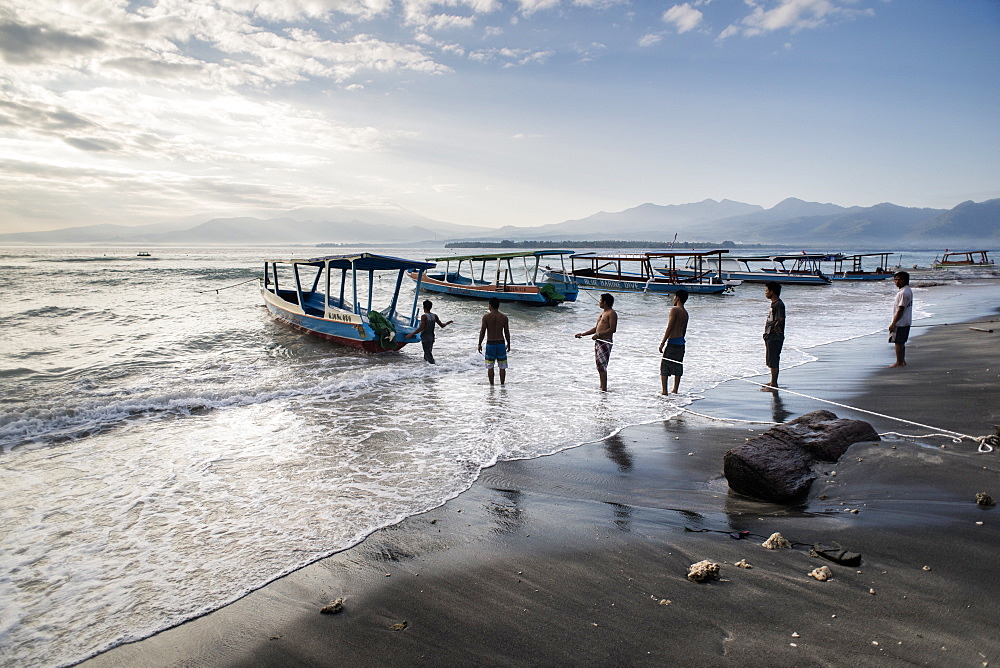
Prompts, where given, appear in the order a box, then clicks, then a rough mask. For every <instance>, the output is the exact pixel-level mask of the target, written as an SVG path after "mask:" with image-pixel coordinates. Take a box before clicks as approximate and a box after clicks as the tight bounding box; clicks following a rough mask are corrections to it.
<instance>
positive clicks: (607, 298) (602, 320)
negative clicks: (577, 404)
mask: <svg viewBox="0 0 1000 668" xmlns="http://www.w3.org/2000/svg"><path fill="white" fill-rule="evenodd" d="M614 305H615V298H614V297H612V296H611V295H609V294H607V293H605V294H603V295H601V302H600V306H601V309H602V311H601V315H599V316H597V325H595V326H594V327H593V328H592V329H588V330H587V331H586V332H580V333H579V334H576V335H575V336H576V338H578V339H579V338H580V337H583V336H590V335H591V334H593V337H592V338H593V339H594V361H595V362H597V375H598V376H600V379H601V391H603V392H607V391H608V360H609V359H611V347H612V346H613V345H614V337H615V332H616V331H618V314H617V313H615V310H614V309H613V308H612V307H613V306H614Z"/></svg>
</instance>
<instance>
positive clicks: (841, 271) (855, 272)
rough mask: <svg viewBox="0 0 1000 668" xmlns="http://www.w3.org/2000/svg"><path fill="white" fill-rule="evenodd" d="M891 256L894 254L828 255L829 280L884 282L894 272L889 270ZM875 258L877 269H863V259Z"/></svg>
mask: <svg viewBox="0 0 1000 668" xmlns="http://www.w3.org/2000/svg"><path fill="white" fill-rule="evenodd" d="M893 255H894V253H855V254H854V255H842V254H840V253H837V254H836V255H830V256H828V257H827V260H828V261H830V262H833V271H832V272H830V278H831V279H833V280H835V281H884V280H887V279H890V278H892V275H893V273H894V272H893V270H892V269H890V268H889V258H890V257H892V256H893ZM875 257H877V258H879V260H878V263H877V267H876V268H875V269H865V268H864V263H865V258H875ZM848 263H849V265H848ZM869 263H871V260H869ZM848 266H849V267H850V268H848ZM869 266H870V264H869Z"/></svg>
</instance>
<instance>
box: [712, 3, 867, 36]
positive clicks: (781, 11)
mask: <svg viewBox="0 0 1000 668" xmlns="http://www.w3.org/2000/svg"><path fill="white" fill-rule="evenodd" d="M745 2H746V3H747V5H748V6H750V7H751V12H750V14H749V15H748V16H746V17H744V18H743V19H742V20H741V21H739V22H738V23H734V24H731V25H729V26H728V27H726V29H725V30H723V31H722V32H721V33H720V34H719V39H726V38H728V37H731V36H733V35H737V34H743V35H744V36H746V37H754V36H757V35H762V34H765V33H770V32H775V31H778V30H789V31H791V32H793V33H794V32H799V31H801V30H812V29H816V28H820V27H823V26H825V25H828V24H829V23H831V22H833V21H837V20H849V19H853V18H856V17H858V16H872V15H874V12H873V11H872V10H871V9H870V8H869V9H856V8H854V7H851V6H849V5H853V4H856V2H855V0H778V1H777V2H776V3H771V5H772V6H770V8H768V5H767V4H766V3H765V2H763V1H762V0H745Z"/></svg>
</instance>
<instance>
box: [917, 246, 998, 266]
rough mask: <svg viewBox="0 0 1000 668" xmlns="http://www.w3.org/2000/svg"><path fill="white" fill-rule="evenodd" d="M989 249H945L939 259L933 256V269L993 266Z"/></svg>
mask: <svg viewBox="0 0 1000 668" xmlns="http://www.w3.org/2000/svg"><path fill="white" fill-rule="evenodd" d="M988 253H989V251H984V250H977V251H949V250H948V249H945V251H944V255H942V256H941V259H940V260H939V259H938V258H936V257H935V258H934V264H933V265H931V266H932V267H934V268H935V269H964V268H967V267H989V268H992V267H993V266H994V264H993V260H991V259H990V256H989V255H988Z"/></svg>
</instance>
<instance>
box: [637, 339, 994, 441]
mask: <svg viewBox="0 0 1000 668" xmlns="http://www.w3.org/2000/svg"><path fill="white" fill-rule="evenodd" d="M625 349H626V350H632V351H633V352H638V353H640V354H643V355H649V354H651V353H648V352H647V351H645V350H637V349H635V348H631V347H630V346H625ZM658 356H659V355H658ZM662 359H665V360H667V361H668V362H673V363H674V364H680V365H681V366H684V362H679V361H677V360H672V359H668V358H666V357H662ZM702 368H704V367H702ZM708 371H710V372H711V373H714V374H716V375H717V376H721V377H722V378H725V379H726V380H740V381H743V382H744V383H750V384H751V385H757V386H759V387H762V388H766V389H774V390H775V391H778V390H777V388H772V387H771V386H770V385H765V384H764V383H758V382H756V381H753V380H750V379H749V378H740V377H739V376H730V375H728V374H722V373H719V372H717V371H714V370H712V369H708ZM780 391H781V392H786V393H788V394H794V395H795V396H797V397H803V398H805V399H812V400H813V401H819V402H822V403H824V404H830V405H831V406H838V407H840V408H846V409H848V410H852V411H857V412H859V413H867V414H868V415H874V416H876V417H880V418H885V419H886V420H895V421H896V422H902V423H904V424H909V425H912V426H914V427H920V428H922V429H930V430H931V431H932V432H934V433H930V434H926V435H924V436H914V435H909V436H908V435H905V434H899V433H897V432H886V433H885V434H881V435H885V436H888V435H891V434H894V435H897V436H902V437H904V438H930V437H933V436H941V437H945V438H950V439H951V440H952V442H954V443H961V442H962V441H963V440H964V439H969V440H970V441H972V442H974V443H977V444H978V448H977V451H978V452H981V453H984V454H985V453H989V452H993V448H994V446H998V447H1000V435H989V436H970V435H968V434H963V433H961V432H958V431H952V430H950V429H943V428H941V427H933V426H931V425H927V424H923V423H921V422H914V421H913V420H906V419H904V418H899V417H895V416H893V415H886V414H885V413H878V412H876V411H870V410H867V409H865V408H859V407H857V406H851V405H849V404H842V403H839V402H836V401H830V400H829V399H821V398H820V397H814V396H812V395H809V394H803V393H802V392H795V391H793V390H788V389H784V388H782V389H781V390H780ZM678 408H681V407H680V406H678ZM681 410H686V409H684V408H681ZM688 412H689V413H693V414H695V415H698V414H697V413H694V411H688ZM701 417H710V416H707V415H705V416H701ZM730 421H731V422H749V421H747V420H730ZM759 424H777V423H774V422H761V423H759Z"/></svg>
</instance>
